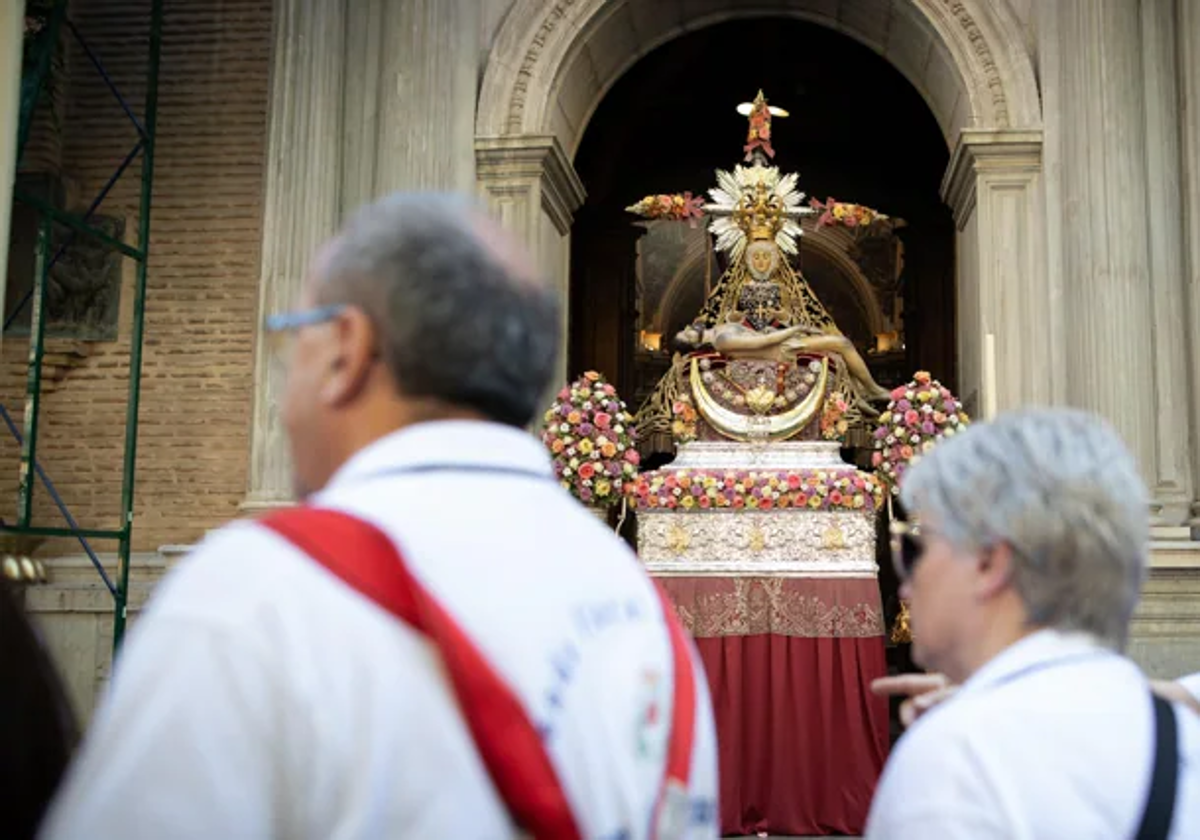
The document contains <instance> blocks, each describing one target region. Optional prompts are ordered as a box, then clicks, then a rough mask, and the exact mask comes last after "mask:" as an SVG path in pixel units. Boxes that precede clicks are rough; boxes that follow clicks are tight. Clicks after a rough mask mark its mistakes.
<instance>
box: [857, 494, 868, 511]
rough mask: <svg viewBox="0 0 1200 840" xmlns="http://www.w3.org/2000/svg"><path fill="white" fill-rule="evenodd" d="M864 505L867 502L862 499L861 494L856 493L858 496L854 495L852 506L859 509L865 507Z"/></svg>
mask: <svg viewBox="0 0 1200 840" xmlns="http://www.w3.org/2000/svg"><path fill="white" fill-rule="evenodd" d="M866 503H867V500H866V499H864V498H863V496H862V493H858V494H856V495H855V497H854V506H855V507H856V508H860V507H862V506H863V505H865V504H866Z"/></svg>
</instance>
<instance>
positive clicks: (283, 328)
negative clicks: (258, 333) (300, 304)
mask: <svg viewBox="0 0 1200 840" xmlns="http://www.w3.org/2000/svg"><path fill="white" fill-rule="evenodd" d="M345 311H346V305H345V304H342V303H335V304H330V305H329V306H317V307H314V308H312V309H298V310H296V311H294V312H279V313H277V314H275V315H268V316H267V317H266V319H265V320H264V321H263V332H264V333H266V336H267V339H268V342H269V344H270V347H271V349H272V351H274V353H275V355H276V356H277V357H278V358H279V359H281V360H283V361H286V360H287V357H288V351H289V349H290V344H291V341H290V340H289V339H290V336H292V335H294V334H295V333H296V331H297V330H300V329H303V328H304V327H313V326H316V325H318V324H327V323H329V322H330V321H332V320H333V319H334V318H336V317H338V316H339V315H341V314H342V313H343V312H345Z"/></svg>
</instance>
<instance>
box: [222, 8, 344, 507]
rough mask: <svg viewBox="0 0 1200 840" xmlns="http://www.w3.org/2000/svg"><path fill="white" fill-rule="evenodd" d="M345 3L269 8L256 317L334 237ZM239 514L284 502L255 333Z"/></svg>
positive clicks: (292, 290)
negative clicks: (270, 53) (245, 486)
mask: <svg viewBox="0 0 1200 840" xmlns="http://www.w3.org/2000/svg"><path fill="white" fill-rule="evenodd" d="M346 15H347V0H276V3H275V34H274V41H275V43H274V63H273V66H272V72H271V104H270V124H269V128H268V138H267V150H268V151H267V177H266V200H265V202H264V205H265V206H264V218H263V250H262V276H261V279H260V281H259V312H260V317H265V316H266V315H269V314H271V313H272V312H279V311H283V310H287V309H288V308H290V307H292V306H294V305H295V303H296V300H297V298H298V296H299V293H300V289H301V287H302V285H303V282H304V277H305V272H306V270H307V268H308V262H309V259H310V258H311V257H312V255H313V253H314V251H315V250H316V249H317V248H318V247H319V246H320V245H321V243H322V242H324V241H325V240H326V239H328V238H329V237H330V236H331V235H332V234H333V233H334V232H335V231H336V229H337V225H338V221H339V217H340V204H339V200H338V194H339V182H340V175H341V142H340V141H341V134H342V90H343V74H344V68H345V54H344V51H345V21H346ZM255 352H256V357H257V358H256V362H255V374H254V415H253V426H252V428H251V438H250V482H249V483H250V486H249V492H248V493H247V496H246V501H245V502H244V503H243V508H244V509H247V510H261V509H264V508H270V507H278V506H282V505H287V504H289V503H290V502H291V501H292V498H293V497H292V482H291V464H290V459H289V457H288V450H287V444H286V440H285V438H284V431H283V426H282V424H281V423H280V420H279V400H280V396H281V394H282V391H283V384H284V383H283V371H282V369H281V368H280V367H279V365H278V364H277V363H276V362H275V361H274V360H273V359H272V358H271V354H270V351H269V349H268V348H267V347H266V346H265V345H264V341H263V336H262V335H261V334H260V335H259V339H258V345H257V348H256V351H255Z"/></svg>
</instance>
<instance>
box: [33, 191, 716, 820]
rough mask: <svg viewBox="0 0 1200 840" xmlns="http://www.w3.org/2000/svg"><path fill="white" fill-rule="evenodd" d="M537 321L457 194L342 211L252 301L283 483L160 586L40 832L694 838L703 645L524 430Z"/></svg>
mask: <svg viewBox="0 0 1200 840" xmlns="http://www.w3.org/2000/svg"><path fill="white" fill-rule="evenodd" d="M560 323H561V308H560V300H559V297H558V295H557V294H556V293H555V290H554V284H553V283H552V282H551V281H550V280H549V279H548V278H545V277H543V276H542V275H541V274H540V273H539V272H538V271H536V270H535V268H534V267H533V265H532V264H531V261H530V259H529V257H528V255H527V254H526V253H525V252H524V250H523V249H522V248H520V247H519V246H518V245H517V243H516V242H514V241H513V239H512V238H511V236H510V235H509V234H507V233H506V232H505V231H503V230H502V229H501V228H500V227H499V225H498V224H497V223H496V222H495V221H494V220H492V219H491V218H490V217H488V216H487V215H485V214H483V213H482V212H481V211H480V210H479V208H477V207H476V206H475V205H474V203H473V202H470V201H464V200H462V199H459V198H455V197H453V196H446V195H436V194H396V195H392V196H388V197H387V198H384V199H381V200H380V201H378V202H376V203H375V204H373V205H371V206H369V207H366V208H364V209H363V210H362V211H360V212H359V213H357V214H356V215H355V216H354V217H353V218H352V219H351V220H350V221H349V223H348V224H347V225H346V227H345V228H344V229H343V230H342V231H341V232H340V233H339V234H338V235H337V236H336V237H334V239H333V240H332V241H331V242H329V243H327V244H326V245H325V247H324V248H323V249H322V250H321V251H320V253H319V255H318V257H317V259H315V260H314V261H313V264H312V266H311V269H310V274H309V277H308V278H307V280H306V282H305V284H304V288H303V291H302V294H301V296H300V299H299V300H298V301H297V308H296V309H294V310H292V311H289V312H278V313H270V314H269V317H267V318H266V320H265V323H264V328H265V330H266V332H267V333H269V334H270V336H271V338H272V340H273V343H274V344H275V345H276V352H277V353H278V362H279V364H281V365H282V366H283V368H284V370H286V385H285V387H284V389H283V390H284V393H283V395H282V399H281V400H280V406H279V408H280V419H281V421H282V425H283V427H284V428H285V429H286V430H287V433H288V438H289V441H290V443H291V455H292V463H293V464H294V468H295V479H296V491H297V496H298V497H299V498H300V499H301V500H302V501H303V502H304V504H302V505H300V506H298V507H295V508H292V509H290V510H284V511H281V512H277V513H275V514H272V515H270V516H268V517H266V518H265V519H262V520H260V521H256V522H237V523H234V524H233V525H230V526H228V527H226V528H222V529H220V530H219V531H217V532H216V533H214V534H212V535H211V536H210V537H209V538H208V539H206V540H205V541H204V543H203V544H202V545H200V546H199V547H198V548H197V549H196V551H195V552H194V553H193V554H192V555H191V556H190V557H188V558H187V559H186V560H184V561H183V562H182V563H181V564H180V566H179V568H178V569H176V570H175V571H174V572H173V573H172V575H171V576H170V578H169V580H167V581H165V582H164V583H163V584H162V587H161V589H159V590H158V591H157V592H156V593H155V596H154V599H153V601H152V603H151V605H150V607H149V608H148V609H147V611H146V612H145V614H144V615H143V617H142V618H140V619H139V621H138V624H137V626H136V627H134V629H133V631H132V633H131V635H130V638H129V642H128V644H127V646H126V648H125V649H124V650H123V652H122V653H121V656H120V658H119V660H118V662H117V667H116V671H115V674H114V677H113V690H112V692H111V693H110V694H109V695H108V697H107V698H106V701H105V703H104V705H103V707H102V708H101V709H100V711H99V713H98V715H97V717H96V721H95V723H94V725H93V727H92V729H91V732H90V733H89V738H88V741H87V743H86V745H85V746H84V749H83V753H82V756H81V757H80V759H79V761H78V763H77V764H76V766H75V768H74V769H73V771H72V772H71V775H70V778H69V780H68V782H67V784H66V786H65V788H64V790H63V791H62V792H61V794H60V796H59V799H58V801H57V803H56V805H55V808H54V810H53V812H52V815H51V817H50V820H49V822H48V824H47V825H46V827H45V830H44V837H46V838H49V840H58V838H62V840H74V839H75V838H82V837H87V838H114V840H115V838H120V840H138V839H139V838H146V840H159V839H160V838H197V840H199V838H203V840H216V838H233V837H237V838H261V839H262V840H266V838H312V840H318V838H320V840H327V838H339V840H375V838H406V837H420V838H426V837H428V838H435V837H436V838H446V837H463V838H466V837H471V838H489V839H490V838H498V839H499V838H514V837H538V838H568V840H569V839H570V838H578V839H579V840H582V838H585V837H587V838H618V837H620V838H626V840H642V838H649V837H655V838H663V840H666V838H672V839H673V840H685V838H686V840H712V838H715V837H716V836H717V834H718V830H717V814H718V807H717V753H716V732H715V730H714V726H713V718H712V708H711V705H710V702H709V694H708V684H707V680H706V679H705V677H704V672H703V669H702V667H701V665H700V662H699V658H698V657H697V656H696V655H695V652H694V651H693V650H692V647H691V645H690V643H689V640H688V639H687V638H686V634H685V633H684V631H683V628H682V626H681V625H680V624H679V622H678V620H677V619H676V618H675V614H674V611H673V610H672V609H671V608H670V606H669V605H668V604H666V602H665V600H664V599H663V597H662V596H661V594H660V593H659V591H658V590H657V589H656V587H655V586H654V584H653V583H652V581H651V580H650V579H649V578H648V577H647V575H646V572H645V570H644V568H643V567H642V566H641V564H639V563H638V562H637V559H636V558H635V557H634V556H633V554H632V552H631V551H630V550H629V548H628V547H627V546H626V545H625V543H624V542H622V541H621V540H620V539H618V538H617V536H616V535H615V534H613V533H612V531H610V530H608V529H607V528H605V527H603V526H602V525H601V524H600V523H599V522H597V521H596V519H595V518H594V517H593V516H592V515H591V514H589V513H588V512H587V511H586V510H585V509H584V508H583V507H582V506H581V505H579V504H578V503H577V502H575V501H574V500H573V499H572V498H571V497H570V496H569V495H568V494H567V493H566V492H565V491H564V490H563V489H562V488H561V487H560V486H559V484H558V482H557V481H556V480H555V478H554V473H553V471H552V470H551V465H550V458H549V453H548V452H547V451H546V449H545V447H544V446H543V445H542V444H541V442H540V441H538V440H537V439H536V438H534V437H533V436H532V435H530V434H529V433H528V432H527V431H525V429H524V427H525V426H527V425H528V424H529V423H531V422H532V420H533V419H534V417H535V415H536V413H537V412H538V410H539V407H540V405H541V402H542V400H543V398H544V396H545V395H546V394H547V392H548V391H549V387H550V385H551V381H550V380H551V377H552V376H553V375H554V373H555V368H556V356H557V350H558V345H559V336H560V330H559V325H560ZM130 797H132V799H131V798H130Z"/></svg>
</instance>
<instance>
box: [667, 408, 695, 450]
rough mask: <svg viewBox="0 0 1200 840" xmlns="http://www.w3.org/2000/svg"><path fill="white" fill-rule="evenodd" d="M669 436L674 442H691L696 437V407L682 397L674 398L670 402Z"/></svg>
mask: <svg viewBox="0 0 1200 840" xmlns="http://www.w3.org/2000/svg"><path fill="white" fill-rule="evenodd" d="M671 416H672V418H674V419H673V420H672V421H671V437H673V438H674V439H675V443H676V444H683V443H691V442H692V441H693V440H695V439H696V421H697V419H698V417H697V414H696V409H695V408H693V407H692V404H691V403H690V402H688V401H687V400H684V399H679V400H675V402H673V403H672V404H671Z"/></svg>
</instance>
